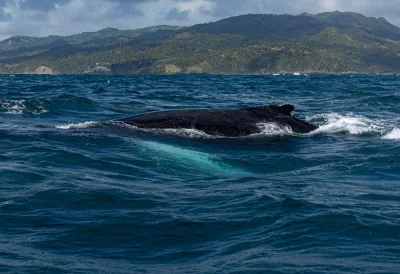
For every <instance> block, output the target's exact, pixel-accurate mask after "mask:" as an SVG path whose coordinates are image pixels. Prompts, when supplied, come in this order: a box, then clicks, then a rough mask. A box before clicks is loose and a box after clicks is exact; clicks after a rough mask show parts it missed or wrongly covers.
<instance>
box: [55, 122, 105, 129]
mask: <svg viewBox="0 0 400 274" xmlns="http://www.w3.org/2000/svg"><path fill="white" fill-rule="evenodd" d="M99 124H100V122H95V121H87V122H83V123H75V124H74V123H70V124H66V125H58V126H56V128H58V129H84V128H90V127H95V126H97V125H99Z"/></svg>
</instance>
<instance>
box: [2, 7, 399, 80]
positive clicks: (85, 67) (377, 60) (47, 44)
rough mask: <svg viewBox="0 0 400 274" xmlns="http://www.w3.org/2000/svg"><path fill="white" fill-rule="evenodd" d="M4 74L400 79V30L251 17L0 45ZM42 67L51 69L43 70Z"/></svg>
mask: <svg viewBox="0 0 400 274" xmlns="http://www.w3.org/2000/svg"><path fill="white" fill-rule="evenodd" d="M0 53H1V54H0V72H1V73H35V72H36V73H42V72H44V73H78V74H80V73H117V74H125V73H135V74H137V73H159V74H165V73H257V74H265V73H291V72H307V73H343V72H351V73H375V74H381V73H394V74H398V73H400V28H398V27H396V26H394V25H392V24H390V23H389V22H387V21H386V20H385V19H384V18H370V17H365V16H363V15H361V14H356V13H344V12H330V13H322V14H317V15H311V14H307V13H304V14H301V15H298V16H293V15H262V14H255V15H253V14H249V15H241V16H237V17H231V18H227V19H223V20H221V21H218V22H212V23H207V24H199V25H194V26H192V27H173V26H157V27H150V28H144V29H138V30H118V29H113V28H107V29H103V30H100V31H98V32H93V33H82V34H76V35H72V36H66V37H62V36H49V37H45V38H37V37H25V36H16V37H11V38H9V39H7V40H5V41H2V42H0ZM43 67H44V68H45V69H43Z"/></svg>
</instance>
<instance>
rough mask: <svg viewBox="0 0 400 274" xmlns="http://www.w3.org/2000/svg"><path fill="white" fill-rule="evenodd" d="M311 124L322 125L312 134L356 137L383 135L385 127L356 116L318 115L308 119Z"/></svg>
mask: <svg viewBox="0 0 400 274" xmlns="http://www.w3.org/2000/svg"><path fill="white" fill-rule="evenodd" d="M307 120H308V121H310V122H311V123H316V124H318V123H321V125H320V126H319V128H318V129H316V130H314V131H313V132H312V134H316V133H328V134H339V133H342V134H343V133H344V134H350V135H356V136H362V135H382V134H383V133H384V132H385V127H384V126H383V125H382V123H381V122H380V121H375V120H371V119H368V118H366V117H363V116H360V115H354V114H346V115H342V114H338V113H329V114H318V115H314V116H312V117H311V118H308V119H307Z"/></svg>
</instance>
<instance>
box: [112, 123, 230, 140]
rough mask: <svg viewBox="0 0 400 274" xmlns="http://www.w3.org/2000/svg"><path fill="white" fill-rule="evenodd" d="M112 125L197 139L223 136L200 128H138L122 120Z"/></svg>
mask: <svg viewBox="0 0 400 274" xmlns="http://www.w3.org/2000/svg"><path fill="white" fill-rule="evenodd" d="M111 124H113V125H118V126H121V127H125V128H129V129H131V130H135V131H141V132H150V133H152V134H160V135H170V136H177V137H183V138H199V139H215V138H220V137H223V136H220V137H218V136H212V135H209V134H207V133H205V132H203V131H201V130H197V129H188V128H138V127H137V126H133V125H129V124H127V123H123V122H115V121H114V122H111Z"/></svg>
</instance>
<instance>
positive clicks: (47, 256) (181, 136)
mask: <svg viewBox="0 0 400 274" xmlns="http://www.w3.org/2000/svg"><path fill="white" fill-rule="evenodd" d="M0 94H1V97H0V272H1V273H399V272H400V77H396V76H373V75H310V76H305V75H300V76H294V75H280V76H247V75H225V76H224V75H201V74H200V75H170V76H162V75H121V76H115V75H2V76H0ZM265 104H293V105H294V106H295V111H294V113H293V115H294V116H296V117H299V118H301V119H304V120H306V121H308V122H310V123H313V124H316V125H318V126H319V128H318V129H317V130H315V131H314V132H311V133H309V134H293V133H292V132H291V130H290V128H280V127H276V126H274V125H272V124H264V125H263V132H262V133H260V134H255V135H251V136H247V137H240V138H223V137H215V136H214V137H213V136H209V135H207V134H205V133H203V132H201V131H196V130H182V129H181V130H179V129H166V130H139V129H136V128H134V127H131V126H127V125H124V124H122V123H119V122H115V121H114V120H115V119H118V118H122V117H127V116H131V115H135V114H140V113H145V112H150V111H162V110H170V109H184V108H241V107H250V106H261V105H265Z"/></svg>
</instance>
